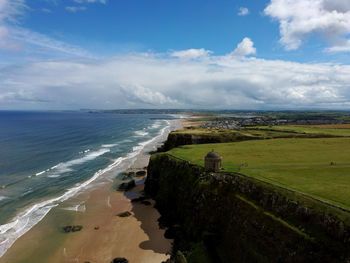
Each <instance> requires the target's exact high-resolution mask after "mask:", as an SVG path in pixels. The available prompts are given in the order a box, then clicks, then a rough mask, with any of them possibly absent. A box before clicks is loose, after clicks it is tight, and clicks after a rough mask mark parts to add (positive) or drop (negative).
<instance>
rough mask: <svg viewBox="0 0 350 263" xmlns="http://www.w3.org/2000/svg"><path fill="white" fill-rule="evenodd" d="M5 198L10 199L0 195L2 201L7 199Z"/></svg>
mask: <svg viewBox="0 0 350 263" xmlns="http://www.w3.org/2000/svg"><path fill="white" fill-rule="evenodd" d="M5 199H8V197H7V196H4V195H0V201H2V200H5Z"/></svg>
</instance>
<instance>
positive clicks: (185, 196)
mask: <svg viewBox="0 0 350 263" xmlns="http://www.w3.org/2000/svg"><path fill="white" fill-rule="evenodd" d="M145 190H146V193H147V194H149V195H151V196H152V197H153V198H154V199H155V200H156V207H157V208H158V209H159V211H160V213H161V215H162V218H163V219H162V221H163V222H164V221H165V222H166V224H167V225H168V226H171V227H174V226H176V227H175V229H176V231H174V230H172V232H171V234H172V235H175V242H174V252H175V253H176V251H179V250H181V251H183V252H184V255H185V256H186V257H187V259H188V258H191V257H192V256H193V253H192V251H193V249H192V246H193V244H199V243H203V244H204V247H205V251H204V250H203V251H204V252H201V253H202V254H203V253H205V254H207V255H208V258H210V259H208V260H209V261H207V262H348V260H349V255H350V227H349V225H350V223H349V218H350V215H349V213H348V212H347V211H343V210H342V209H339V208H336V207H332V206H330V205H328V204H325V203H322V202H319V201H317V200H314V199H312V198H310V197H308V196H304V195H302V194H298V193H295V192H292V191H289V190H286V189H283V188H279V187H276V186H274V185H270V184H267V183H264V182H261V181H258V180H255V179H252V178H249V177H246V176H244V175H240V174H231V173H230V174H229V173H226V174H225V173H218V174H208V173H206V172H204V171H203V169H202V168H201V167H198V166H195V165H192V164H190V163H188V162H186V161H183V160H179V159H176V158H174V157H172V156H170V155H168V154H157V155H154V156H152V158H151V161H150V165H149V168H148V178H147V180H146V185H145ZM174 233H175V234H174ZM197 254H198V253H197ZM174 255H175V254H174ZM188 261H189V262H191V261H190V260H188ZM203 262H204V261H203Z"/></svg>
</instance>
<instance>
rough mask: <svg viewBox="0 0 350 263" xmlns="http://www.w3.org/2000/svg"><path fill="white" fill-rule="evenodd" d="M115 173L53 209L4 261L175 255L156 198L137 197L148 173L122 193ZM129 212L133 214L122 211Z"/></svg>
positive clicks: (138, 163) (138, 164)
mask: <svg viewBox="0 0 350 263" xmlns="http://www.w3.org/2000/svg"><path fill="white" fill-rule="evenodd" d="M174 127H176V128H179V127H180V123H179V122H178V121H177V123H176V124H174ZM174 127H173V128H172V129H174ZM166 136H167V134H164V137H163V138H159V140H158V142H154V144H153V145H149V146H148V147H145V149H144V150H143V151H142V152H141V153H140V154H139V155H138V156H137V158H136V160H135V162H134V163H133V165H132V168H133V169H136V170H137V169H142V168H144V167H145V166H147V165H148V161H149V154H148V153H147V151H148V150H150V149H149V148H152V147H153V148H154V146H155V144H156V143H158V144H159V141H161V140H164V139H165V138H166ZM147 148H148V150H147ZM111 173H113V171H111V172H110V175H109V176H105V175H102V176H101V177H102V178H101V179H100V180H98V181H97V182H95V183H94V186H93V187H91V188H88V189H86V190H84V191H82V192H81V193H79V194H78V195H76V196H75V197H73V198H71V199H69V200H67V201H65V202H63V203H61V204H60V205H59V206H57V207H55V208H53V209H52V210H51V211H50V212H49V214H48V215H47V216H46V217H45V218H44V219H43V220H42V221H41V222H40V223H39V224H37V225H36V226H34V227H33V228H32V229H31V230H30V231H28V232H27V233H26V234H25V235H23V236H22V237H20V238H19V239H18V240H17V241H16V242H15V244H14V245H13V246H12V247H11V248H10V249H9V250H8V251H7V253H6V254H5V255H4V256H3V257H2V258H0V263H5V262H6V263H19V262H23V263H24V262H26V263H40V262H43V263H44V262H45V263H58V262H77V263H80V262H81V263H87V262H90V263H100V262H101V263H105V262H106V263H109V262H111V261H112V260H113V259H114V258H117V257H123V258H126V259H128V260H129V262H131V263H139V262H140V263H141V262H142V263H148V262H149V263H151V262H152V263H157V262H162V261H164V260H166V259H167V258H169V253H170V251H171V242H172V241H171V240H167V239H165V238H164V230H162V229H160V228H159V226H158V222H157V219H158V218H159V216H160V215H159V213H158V212H157V210H156V209H154V208H153V201H151V203H152V205H145V204H141V203H132V202H131V199H132V198H135V197H138V196H140V195H141V193H142V190H143V187H144V185H143V182H144V178H138V179H137V180H136V181H137V186H136V187H135V188H133V189H132V190H130V191H128V192H119V191H116V190H115V187H114V185H113V181H112V180H111ZM73 208H74V209H73ZM126 211H128V212H130V213H131V216H129V217H119V216H117V215H118V214H119V213H122V212H126ZM67 225H81V226H83V229H82V230H81V231H79V232H74V233H64V231H63V230H62V229H63V227H64V226H67Z"/></svg>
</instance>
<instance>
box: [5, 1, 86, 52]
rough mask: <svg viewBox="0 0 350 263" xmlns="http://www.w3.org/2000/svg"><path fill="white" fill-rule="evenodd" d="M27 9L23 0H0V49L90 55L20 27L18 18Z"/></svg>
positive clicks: (77, 48)
mask: <svg viewBox="0 0 350 263" xmlns="http://www.w3.org/2000/svg"><path fill="white" fill-rule="evenodd" d="M28 9H29V8H28V7H27V6H26V4H25V1H24V0H0V51H1V49H3V50H12V51H18V52H22V55H23V54H25V53H26V54H29V55H30V53H41V54H43V53H47V54H50V55H51V56H54V55H58V54H63V55H70V56H72V55H73V56H79V57H91V55H90V54H89V53H88V52H87V51H84V50H82V49H81V48H79V47H76V46H73V45H69V44H67V43H64V42H63V41H59V40H56V39H53V38H51V37H49V36H46V35H43V34H40V33H37V32H34V31H31V30H28V29H26V28H24V27H21V26H20V25H19V24H20V23H19V21H18V20H19V18H20V17H21V16H22V15H23V14H24V12H25V11H26V10H28ZM42 10H43V9H42ZM45 10H46V9H45ZM48 10H49V9H47V10H46V11H44V12H48ZM79 10H81V9H79ZM79 10H78V9H77V10H75V11H79ZM70 11H73V10H70Z"/></svg>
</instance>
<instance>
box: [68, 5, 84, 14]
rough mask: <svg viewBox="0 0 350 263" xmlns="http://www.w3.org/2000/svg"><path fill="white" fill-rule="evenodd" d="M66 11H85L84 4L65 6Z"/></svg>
mask: <svg viewBox="0 0 350 263" xmlns="http://www.w3.org/2000/svg"><path fill="white" fill-rule="evenodd" d="M65 9H66V11H68V12H71V13H77V12H81V11H86V9H87V8H86V7H85V6H66V8H65Z"/></svg>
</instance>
